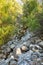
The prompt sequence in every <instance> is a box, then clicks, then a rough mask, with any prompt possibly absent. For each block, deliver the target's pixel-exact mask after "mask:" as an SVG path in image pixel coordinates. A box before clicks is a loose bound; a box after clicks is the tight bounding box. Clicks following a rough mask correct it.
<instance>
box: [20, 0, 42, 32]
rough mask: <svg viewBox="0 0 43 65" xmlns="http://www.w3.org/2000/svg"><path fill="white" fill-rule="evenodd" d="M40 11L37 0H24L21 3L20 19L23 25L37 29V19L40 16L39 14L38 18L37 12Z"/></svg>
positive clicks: (40, 7) (38, 24)
mask: <svg viewBox="0 0 43 65" xmlns="http://www.w3.org/2000/svg"><path fill="white" fill-rule="evenodd" d="M41 12H42V6H41V5H40V4H39V3H38V2H37V0H26V1H25V2H24V5H23V17H22V20H21V24H22V25H23V27H25V26H26V27H27V28H29V29H30V30H32V31H35V30H38V29H39V28H40V26H41V25H40V22H39V20H40V18H42V17H41V15H40V18H39V19H38V17H39V16H38V14H40V13H41ZM42 19H43V18H42ZM42 19H41V20H42Z"/></svg>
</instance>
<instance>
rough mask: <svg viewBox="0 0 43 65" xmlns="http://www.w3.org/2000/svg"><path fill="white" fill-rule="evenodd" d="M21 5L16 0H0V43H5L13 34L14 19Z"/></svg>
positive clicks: (14, 27) (20, 9) (14, 29)
mask: <svg viewBox="0 0 43 65" xmlns="http://www.w3.org/2000/svg"><path fill="white" fill-rule="evenodd" d="M21 13H22V7H21V6H20V5H19V4H18V3H17V2H16V0H14V1H13V0H0V45H2V44H5V43H7V42H8V41H9V40H10V39H11V37H12V36H13V35H14V34H15V31H16V29H17V28H18V26H16V19H17V16H18V15H19V14H21Z"/></svg>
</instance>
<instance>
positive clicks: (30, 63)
mask: <svg viewBox="0 0 43 65" xmlns="http://www.w3.org/2000/svg"><path fill="white" fill-rule="evenodd" d="M32 35H33V34H31V33H30V32H28V31H27V32H26V34H25V35H24V36H23V37H22V38H21V39H20V40H18V39H17V37H14V38H13V39H12V40H11V41H9V42H8V43H7V44H5V45H3V46H2V47H0V65H43V41H42V40H41V39H40V38H39V37H36V36H35V37H32Z"/></svg>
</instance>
